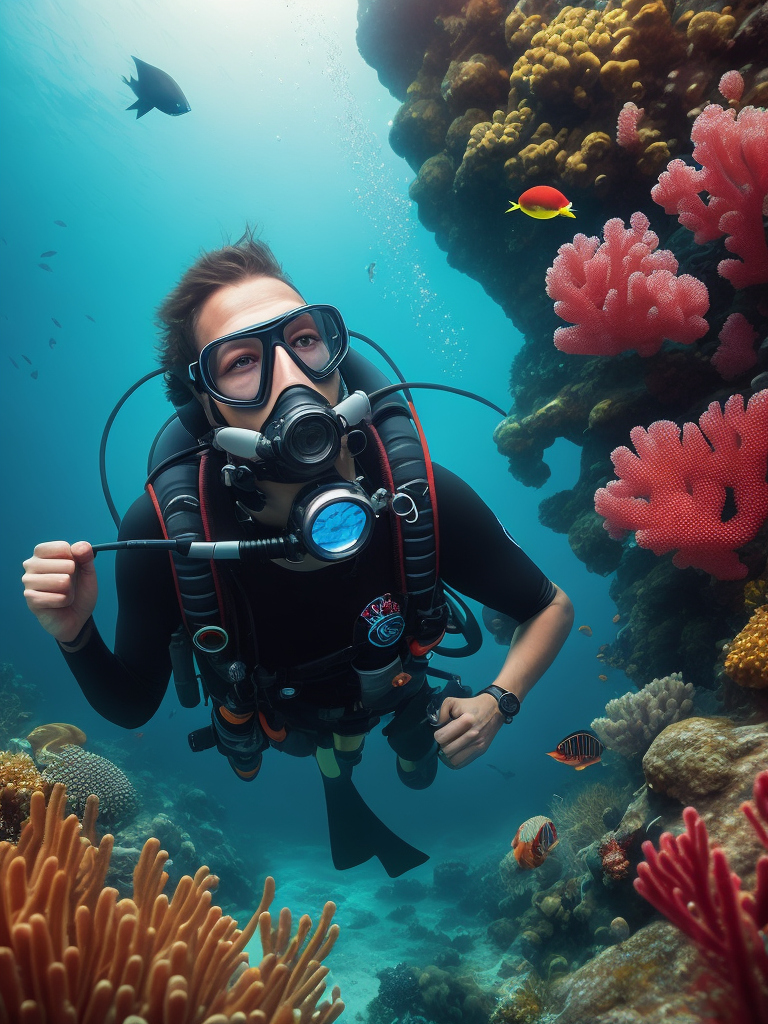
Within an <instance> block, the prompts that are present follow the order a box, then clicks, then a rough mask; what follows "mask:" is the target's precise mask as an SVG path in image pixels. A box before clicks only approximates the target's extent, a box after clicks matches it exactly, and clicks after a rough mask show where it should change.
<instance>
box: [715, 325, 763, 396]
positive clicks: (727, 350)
mask: <svg viewBox="0 0 768 1024" xmlns="http://www.w3.org/2000/svg"><path fill="white" fill-rule="evenodd" d="M718 338H719V339H720V344H719V345H718V347H717V351H716V352H715V354H714V355H713V356H712V365H713V366H714V368H715V369H716V370H717V372H718V373H719V374H720V376H721V377H722V378H723V379H724V380H733V378H734V377H738V376H739V375H740V374H742V373H744V372H745V371H746V370H749V369H751V367H753V366H754V365H755V363H756V362H757V353H756V352H755V339H756V338H757V331H756V330H755V329H754V327H753V326H752V324H751V323H750V322H749V320H747V318H746V317H745V316H743V315H742V314H741V313H731V315H730V316H729V317H728V319H727V320H726V321H725V323H724V324H723V329H722V330H721V331H720V333H719V334H718Z"/></svg>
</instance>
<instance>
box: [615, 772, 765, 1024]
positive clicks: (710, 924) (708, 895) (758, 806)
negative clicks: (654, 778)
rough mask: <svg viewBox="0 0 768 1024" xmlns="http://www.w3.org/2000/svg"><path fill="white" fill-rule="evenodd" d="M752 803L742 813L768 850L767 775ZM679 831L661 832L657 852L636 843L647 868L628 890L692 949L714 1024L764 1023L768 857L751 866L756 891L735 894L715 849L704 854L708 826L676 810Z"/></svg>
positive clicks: (735, 881) (734, 882)
mask: <svg viewBox="0 0 768 1024" xmlns="http://www.w3.org/2000/svg"><path fill="white" fill-rule="evenodd" d="M753 797H754V802H753V803H749V802H745V803H743V804H742V805H741V809H742V811H743V812H744V814H745V815H746V816H747V818H748V820H749V823H750V824H751V826H752V828H753V829H754V831H755V835H756V836H757V838H758V840H759V841H760V842H761V843H762V845H763V846H764V847H765V848H766V850H767V851H768V771H764V772H760V774H759V775H758V776H757V778H756V779H755V784H754V789H753ZM683 820H684V821H685V832H684V833H683V834H682V835H680V836H677V837H675V836H672V835H671V834H670V833H669V832H665V833H664V835H663V836H662V837H661V839H660V840H659V850H658V852H657V851H656V850H655V849H654V847H653V844H652V843H649V842H646V843H643V853H644V854H645V857H646V862H645V863H643V864H640V865H638V869H637V875H638V877H637V878H636V879H635V882H634V886H635V889H637V891H638V892H639V893H640V895H641V896H643V897H644V898H645V899H647V900H648V902H649V903H651V904H652V905H653V906H654V907H655V908H656V909H657V910H659V911H661V913H662V914H664V916H665V917H668V918H669V920H670V921H671V922H672V923H673V924H675V925H677V927H678V928H679V929H680V930H681V931H683V932H684V933H685V934H686V935H687V936H688V937H689V938H690V939H692V940H693V941H694V942H695V943H696V945H697V946H698V948H699V951H700V952H701V954H702V956H703V957H704V960H705V962H706V965H707V969H708V974H709V978H708V979H707V980H708V981H709V982H710V983H712V982H714V986H715V988H714V991H713V992H712V997H713V1002H714V1004H715V1009H716V1010H718V1011H720V1012H722V1013H723V1016H722V1017H718V1019H719V1020H734V1021H739V1024H766V1021H768V948H767V947H766V940H767V939H768V853H765V854H763V855H762V856H761V857H760V858H759V859H758V861H757V874H756V884H755V891H754V892H753V893H747V892H742V891H741V879H740V878H739V876H738V875H736V874H734V873H733V872H732V871H731V869H730V867H729V865H728V858H727V857H726V855H725V853H724V852H723V851H722V850H721V849H720V848H719V847H714V848H712V849H711V848H710V845H709V835H708V834H707V826H706V825H705V824H704V822H703V821H702V820H701V818H700V817H699V814H698V812H697V811H696V809H695V808H694V807H686V808H685V810H684V811H683Z"/></svg>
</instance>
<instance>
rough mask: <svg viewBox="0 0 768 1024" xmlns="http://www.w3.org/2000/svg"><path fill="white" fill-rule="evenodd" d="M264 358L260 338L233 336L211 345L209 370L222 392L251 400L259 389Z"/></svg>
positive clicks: (216, 386)
mask: <svg viewBox="0 0 768 1024" xmlns="http://www.w3.org/2000/svg"><path fill="white" fill-rule="evenodd" d="M263 362H264V346H263V344H262V341H261V339H260V338H255V337H254V338H233V339H231V340H230V341H223V342H222V343H221V344H220V345H214V346H212V347H211V351H210V353H209V355H208V372H209V374H210V376H211V380H212V381H213V385H214V387H215V389H216V391H218V393H219V394H220V395H224V397H225V398H234V399H237V400H238V401H240V402H250V401H253V399H254V398H256V396H257V395H258V393H259V388H260V386H261V373H262V366H263Z"/></svg>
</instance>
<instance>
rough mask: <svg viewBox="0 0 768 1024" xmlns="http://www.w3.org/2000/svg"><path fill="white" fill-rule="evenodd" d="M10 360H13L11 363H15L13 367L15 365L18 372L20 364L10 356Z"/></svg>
mask: <svg viewBox="0 0 768 1024" xmlns="http://www.w3.org/2000/svg"><path fill="white" fill-rule="evenodd" d="M8 358H9V359H10V360H11V362H12V363H13V365H14V366H15V367H16V369H17V370H18V368H19V364H18V363H17V362H16V360H15V359H12V358H11V356H8Z"/></svg>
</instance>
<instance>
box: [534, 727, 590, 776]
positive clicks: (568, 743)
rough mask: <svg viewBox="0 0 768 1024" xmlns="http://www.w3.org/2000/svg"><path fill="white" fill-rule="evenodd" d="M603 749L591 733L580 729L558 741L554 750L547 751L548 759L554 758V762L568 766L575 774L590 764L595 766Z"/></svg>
mask: <svg viewBox="0 0 768 1024" xmlns="http://www.w3.org/2000/svg"><path fill="white" fill-rule="evenodd" d="M604 750H605V747H604V746H603V744H602V743H601V742H600V740H599V739H598V738H597V736H594V735H593V734H592V733H591V732H587V731H586V730H584V729H580V730H579V731H578V732H572V733H571V734H570V736H566V737H565V739H564V740H560V742H559V743H558V744H557V746H556V747H555V749H554V750H547V751H546V753H547V756H548V757H554V759H555V760H556V761H561V762H562V763H563V764H569V765H570V766H571V767H572V768H575V769H576V771H577V772H580V771H583V770H584V769H585V768H589V766H590V765H591V764H597V762H598V761H599V760H600V758H601V757H602V755H603V751H604Z"/></svg>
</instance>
